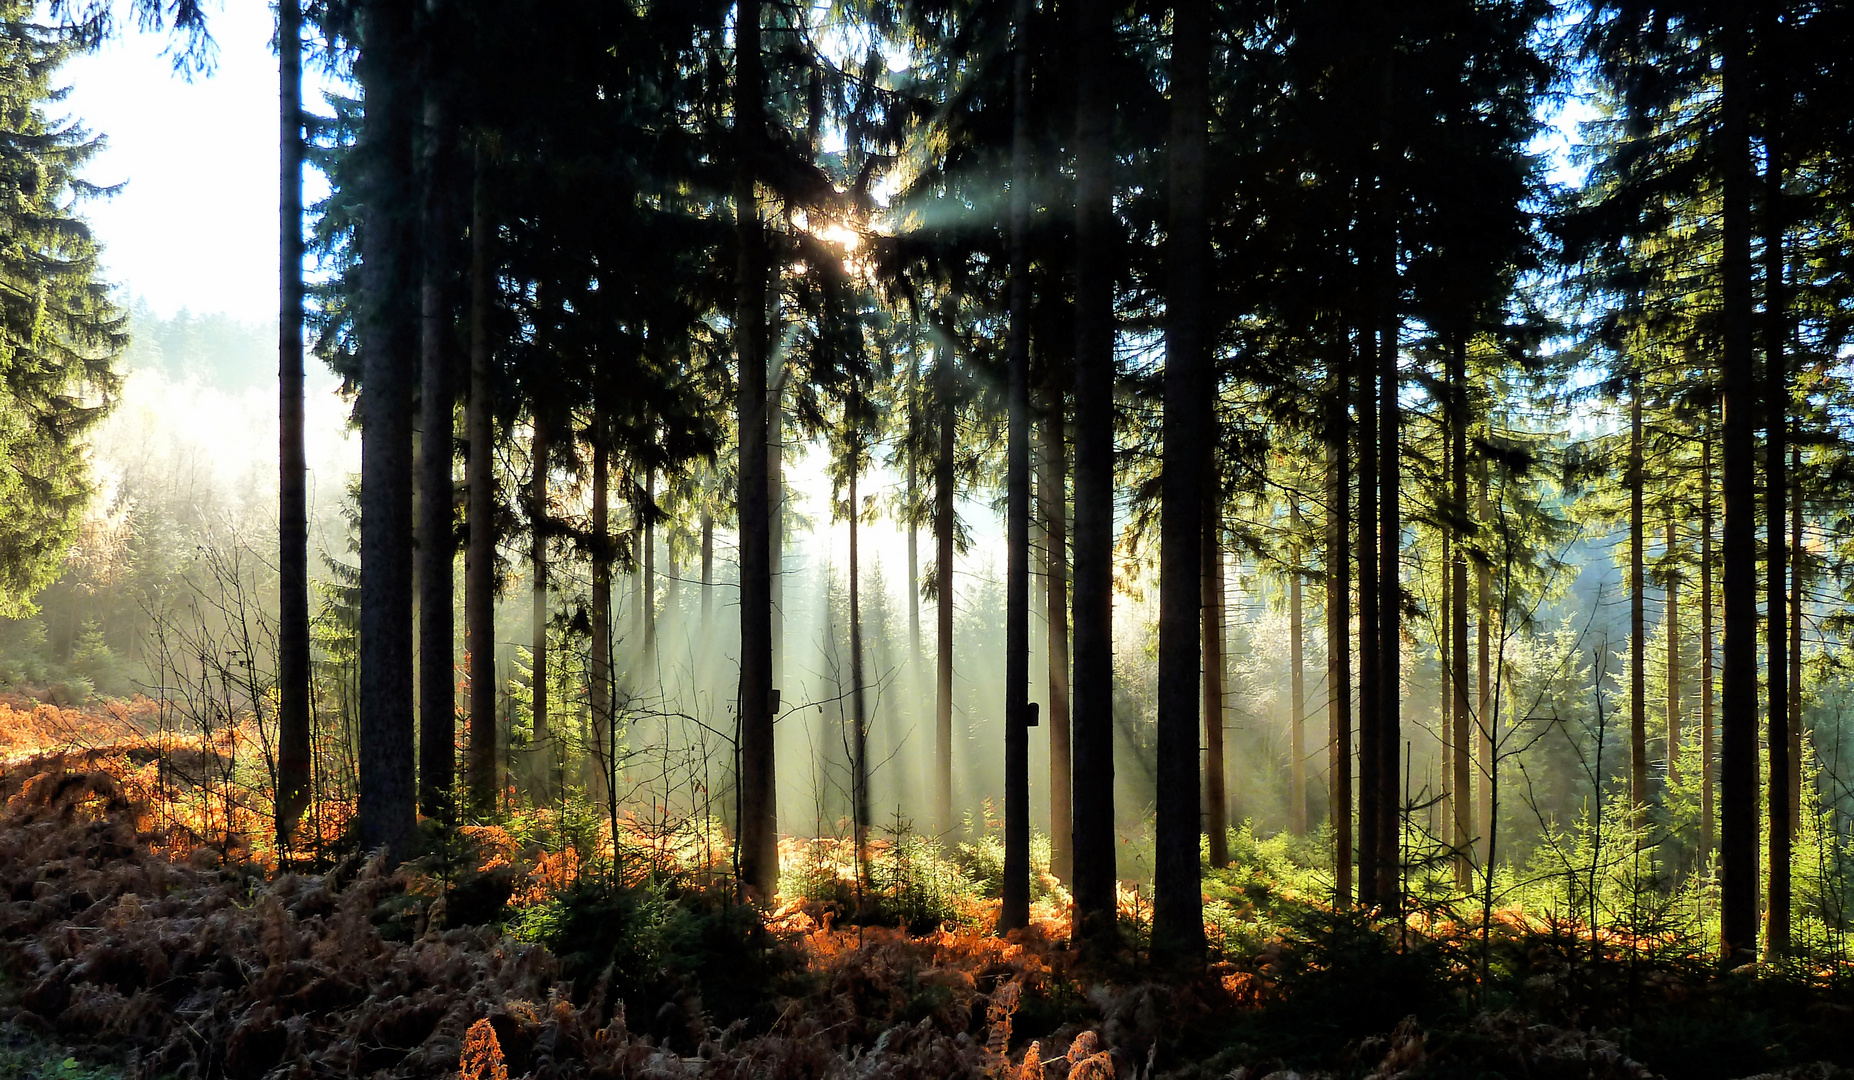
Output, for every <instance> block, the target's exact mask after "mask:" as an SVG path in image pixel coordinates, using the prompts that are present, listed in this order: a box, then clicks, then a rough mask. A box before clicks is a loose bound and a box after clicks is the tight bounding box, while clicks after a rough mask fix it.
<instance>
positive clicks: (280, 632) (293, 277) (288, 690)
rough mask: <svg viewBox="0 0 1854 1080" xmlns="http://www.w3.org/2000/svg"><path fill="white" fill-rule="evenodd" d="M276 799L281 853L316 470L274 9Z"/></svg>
mask: <svg viewBox="0 0 1854 1080" xmlns="http://www.w3.org/2000/svg"><path fill="white" fill-rule="evenodd" d="M277 57H278V66H277V159H278V164H277V283H278V284H277V579H278V580H277V589H278V596H277V599H278V604H277V798H276V817H277V820H276V829H277V845H278V847H279V848H282V847H285V846H286V845H288V843H289V841H290V839H291V837H292V835H293V834H294V833H295V830H296V823H297V822H298V821H299V820H300V819H301V818H302V814H303V811H304V810H305V809H307V808H308V806H309V798H310V790H309V785H310V772H311V769H310V766H311V761H310V758H311V754H312V751H311V740H310V730H309V724H310V711H309V493H308V478H309V463H308V458H307V456H306V455H305V452H304V449H303V43H302V8H301V6H300V0H279V3H278V5H277Z"/></svg>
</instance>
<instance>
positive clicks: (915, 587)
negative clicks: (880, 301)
mask: <svg viewBox="0 0 1854 1080" xmlns="http://www.w3.org/2000/svg"><path fill="white" fill-rule="evenodd" d="M919 363H920V359H919V357H918V356H917V355H916V353H915V349H914V346H913V344H912V343H910V344H909V346H908V439H907V448H906V453H907V457H908V513H907V526H908V686H909V690H910V694H909V696H910V697H911V698H912V699H914V700H915V701H918V700H920V698H922V697H924V696H925V695H924V694H923V693H922V691H923V690H924V689H925V687H924V686H923V685H922V684H923V681H924V680H922V678H921V660H922V656H921V551H920V522H919V521H918V520H917V519H916V516H915V514H916V508H917V507H918V506H919V500H920V447H919V443H918V435H919V432H920V422H921V420H920V372H919Z"/></svg>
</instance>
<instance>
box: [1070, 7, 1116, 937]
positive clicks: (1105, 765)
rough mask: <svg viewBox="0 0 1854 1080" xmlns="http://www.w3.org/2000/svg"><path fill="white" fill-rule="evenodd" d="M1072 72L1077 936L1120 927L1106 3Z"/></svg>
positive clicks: (1083, 29)
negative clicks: (1116, 830)
mask: <svg viewBox="0 0 1854 1080" xmlns="http://www.w3.org/2000/svg"><path fill="white" fill-rule="evenodd" d="M1070 25H1071V27H1072V28H1073V33H1074V34H1075V38H1076V42H1075V43H1076V51H1075V61H1076V64H1075V72H1076V75H1077V79H1076V95H1075V99H1076V100H1075V147H1076V149H1075V319H1074V327H1075V601H1074V607H1075V614H1074V618H1075V669H1074V670H1075V675H1074V694H1075V696H1074V703H1073V704H1074V714H1073V717H1072V722H1073V732H1072V735H1073V752H1074V778H1075V787H1074V792H1075V803H1074V822H1075V825H1074V848H1073V851H1074V859H1075V885H1074V889H1073V894H1074V897H1075V917H1074V922H1075V925H1074V934H1075V936H1076V937H1077V938H1078V939H1081V940H1082V941H1084V942H1088V941H1100V940H1102V939H1104V938H1106V937H1107V936H1108V935H1109V934H1111V933H1112V932H1113V930H1114V928H1115V921H1116V908H1115V884H1116V881H1117V876H1116V868H1115V861H1114V848H1115V844H1114V730H1113V725H1114V716H1113V698H1114V676H1113V667H1114V613H1113V612H1114V606H1113V591H1114V566H1113V556H1114V278H1113V254H1112V251H1113V238H1112V236H1111V231H1112V229H1113V228H1114V222H1113V217H1112V207H1111V204H1110V199H1111V180H1110V176H1109V170H1110V169H1111V168H1112V164H1113V159H1112V152H1111V148H1110V144H1109V138H1110V127H1111V122H1112V106H1111V103H1110V101H1109V100H1108V97H1107V91H1108V88H1109V86H1110V85H1111V84H1110V82H1109V81H1108V80H1106V79H1103V78H1101V77H1100V73H1101V72H1102V71H1104V70H1106V68H1107V63H1108V58H1109V54H1110V51H1111V48H1112V37H1113V21H1112V11H1111V9H1110V8H1109V6H1108V4H1107V3H1106V0H1077V3H1076V4H1075V10H1074V18H1073V20H1072V21H1071V23H1070Z"/></svg>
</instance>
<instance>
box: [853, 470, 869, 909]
mask: <svg viewBox="0 0 1854 1080" xmlns="http://www.w3.org/2000/svg"><path fill="white" fill-rule="evenodd" d="M860 453H861V451H860V449H852V452H851V462H850V695H851V700H850V721H851V723H852V724H854V725H855V728H854V729H853V730H852V731H851V732H850V784H851V789H852V790H851V792H850V796H851V797H850V810H851V813H852V814H853V815H854V818H855V820H854V821H853V822H852V823H851V824H852V826H853V827H854V829H855V832H856V874H857V881H858V882H859V887H858V891H859V892H860V891H862V890H863V889H867V888H869V886H870V884H871V880H870V874H869V813H870V811H869V714H868V711H867V705H866V703H865V701H864V695H863V608H862V589H861V582H862V575H861V573H860V572H859V568H858V565H857V550H856V540H857V528H856V526H857V518H858V517H859V516H860V511H861V507H860V506H859V504H858V502H857V498H856V474H857V473H859V472H861V471H862V463H861V461H860V460H859V457H860ZM865 902H867V901H865Z"/></svg>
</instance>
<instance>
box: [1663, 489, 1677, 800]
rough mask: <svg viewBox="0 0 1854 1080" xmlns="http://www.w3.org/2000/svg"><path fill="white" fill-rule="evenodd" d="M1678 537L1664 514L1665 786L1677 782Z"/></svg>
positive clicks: (1670, 518)
mask: <svg viewBox="0 0 1854 1080" xmlns="http://www.w3.org/2000/svg"><path fill="white" fill-rule="evenodd" d="M1678 540H1679V536H1678V533H1677V527H1676V526H1675V524H1674V514H1673V512H1672V511H1671V510H1670V511H1669V512H1668V515H1667V583H1666V585H1664V586H1663V587H1662V592H1663V595H1664V596H1665V597H1666V603H1667V785H1668V787H1670V788H1671V787H1673V786H1674V785H1675V784H1678V783H1679V782H1680V574H1679V572H1678V571H1677V570H1676V569H1675V567H1674V557H1675V553H1676V551H1677V547H1676V545H1677V543H1678Z"/></svg>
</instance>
